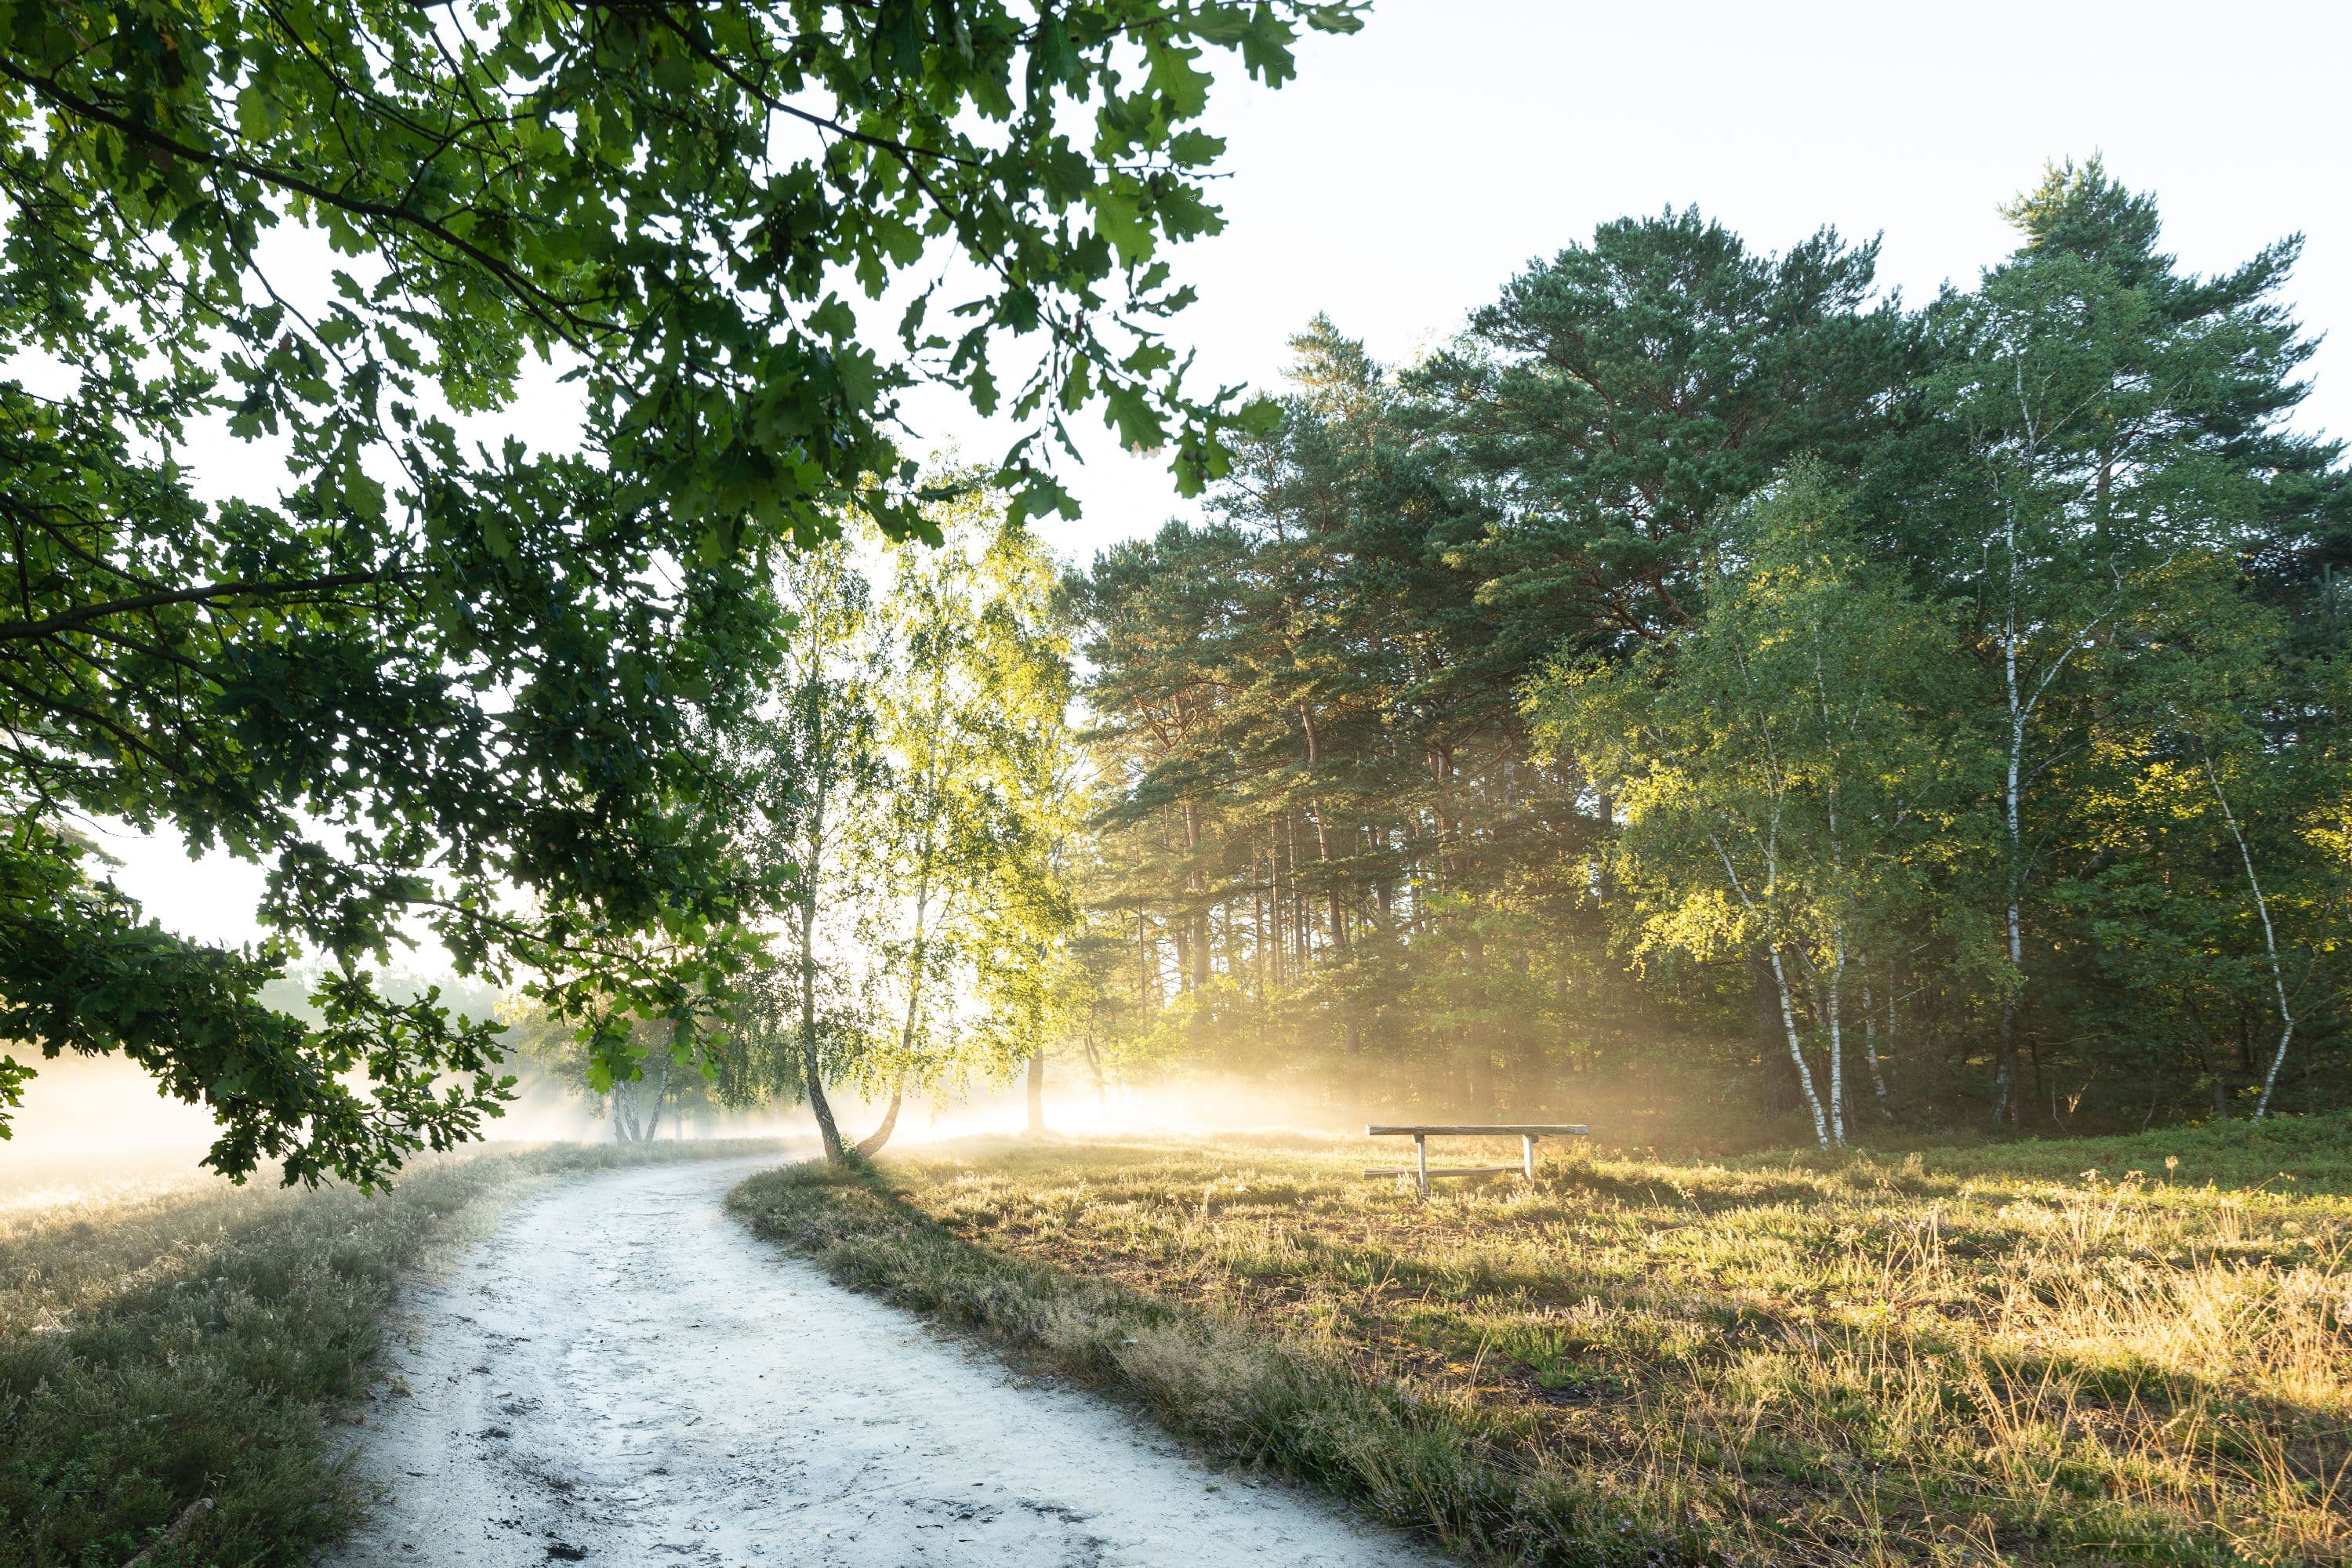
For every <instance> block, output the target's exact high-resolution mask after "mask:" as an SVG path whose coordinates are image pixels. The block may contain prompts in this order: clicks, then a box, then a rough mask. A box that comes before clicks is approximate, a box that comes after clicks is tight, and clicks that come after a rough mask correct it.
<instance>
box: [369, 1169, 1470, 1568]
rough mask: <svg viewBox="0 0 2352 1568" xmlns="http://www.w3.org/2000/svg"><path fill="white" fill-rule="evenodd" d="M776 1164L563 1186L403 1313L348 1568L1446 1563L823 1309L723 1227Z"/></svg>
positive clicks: (849, 1302) (932, 1338)
mask: <svg viewBox="0 0 2352 1568" xmlns="http://www.w3.org/2000/svg"><path fill="white" fill-rule="evenodd" d="M761 1163H764V1162H757V1161H755V1162H744V1163H733V1162H730V1163H725V1164H715V1163H692V1164H678V1165H671V1166H651V1167H646V1168H642V1169H637V1170H631V1171H618V1172H613V1173H605V1174H600V1175H595V1176H591V1177H586V1178H583V1179H582V1180H579V1181H576V1182H570V1183H566V1184H562V1185H561V1186H558V1187H555V1188H552V1189H551V1190H549V1191H547V1192H545V1193H543V1194H538V1195H536V1196H534V1197H532V1198H530V1199H529V1200H527V1201H526V1202H524V1203H523V1204H521V1205H518V1206H517V1207H516V1208H514V1209H513V1210H511V1211H509V1213H508V1214H507V1215H505V1216H504V1217H503V1218H502V1219H501V1220H499V1222H498V1224H497V1226H496V1227H495V1228H494V1229H493V1230H492V1231H491V1232H490V1233H489V1234H488V1236H487V1237H485V1238H484V1239H483V1240H481V1241H480V1242H478V1243H477V1244H476V1245H475V1246H473V1247H471V1248H470V1249H469V1250H468V1251H467V1253H466V1254H464V1255H463V1256H461V1257H460V1258H457V1260H456V1262H455V1265H454V1267H452V1268H450V1269H449V1270H448V1271H447V1273H446V1277H445V1278H444V1279H442V1280H441V1281H439V1282H437V1283H433V1284H428V1285H424V1286H420V1287H418V1288H417V1289H415V1290H414V1291H412V1292H411V1293H410V1295H409V1297H408V1298H407V1304H406V1307H405V1319H406V1321H405V1322H404V1337H405V1340H406V1343H405V1346H404V1348H403V1349H402V1350H401V1351H400V1352H398V1354H397V1357H396V1371H397V1375H396V1376H395V1377H394V1378H393V1380H392V1382H391V1384H389V1385H388V1386H387V1388H386V1389H385V1390H384V1391H383V1392H382V1393H381V1394H379V1396H378V1398H377V1399H376V1400H375V1401H374V1403H373V1405H372V1406H371V1407H370V1409H369V1411H368V1413H367V1417H366V1426H365V1430H364V1433H363V1435H362V1440H361V1446H360V1449H359V1456H358V1458H359V1462H360V1464H361V1466H362V1474H363V1475H364V1476H365V1477H366V1478H367V1479H369V1480H370V1481H371V1482H372V1483H373V1485H374V1486H375V1487H376V1488H377V1489H378V1503H377V1506H376V1508H375V1510H374V1511H373V1518H372V1520H371V1522H370V1524H369V1525H368V1527H367V1528H365V1529H363V1530H362V1532H361V1534H360V1536H359V1537H358V1539H356V1540H355V1541H353V1542H352V1543H351V1544H350V1545H349V1546H348V1547H347V1548H346V1549H345V1550H344V1551H343V1552H341V1554H339V1555H338V1556H336V1557H334V1558H332V1559H331V1562H332V1563H337V1564H341V1565H343V1568H380V1565H382V1564H387V1563H405V1564H418V1563H425V1564H436V1565H437V1564H444V1563H448V1564H458V1563H465V1564H485V1565H490V1568H512V1565H520V1564H532V1565H539V1564H544V1563H549V1562H551V1561H554V1562H566V1561H575V1562H576V1561H585V1562H590V1563H612V1564H629V1565H635V1564H639V1563H646V1564H656V1565H660V1564H670V1563H677V1564H710V1565H714V1568H715V1565H720V1564H725V1565H730V1568H745V1565H751V1564H792V1565H794V1568H801V1565H809V1568H815V1565H818V1564H824V1565H835V1564H838V1565H842V1568H912V1565H915V1564H925V1563H940V1564H958V1565H962V1564H971V1565H975V1568H977V1565H982V1564H1003V1565H1006V1568H1093V1565H1097V1564H1101V1565H1104V1568H1111V1565H1118V1568H1159V1565H1161V1564H1167V1565H1175V1564H1182V1565H1184V1568H1213V1565H1217V1564H1224V1563H1251V1564H1266V1565H1269V1568H1307V1565H1310V1564H1315V1565H1320V1564H1361V1565H1364V1568H1397V1565H1402V1564H1405V1563H1433V1562H1436V1561H1438V1560H1437V1559H1435V1558H1433V1556H1432V1555H1431V1554H1429V1553H1428V1552H1424V1551H1421V1550H1418V1549H1415V1548H1412V1547H1411V1546H1409V1545H1407V1544H1405V1543H1403V1542H1402V1541H1401V1540H1399V1539H1398V1538H1396V1537H1394V1536H1391V1535H1385V1534H1381V1533H1379V1532H1376V1531H1372V1530H1370V1529H1368V1528H1366V1527H1364V1526H1362V1525H1360V1524H1358V1523H1356V1522H1354V1521H1350V1520H1348V1519H1346V1518H1344V1517H1342V1516H1341V1515H1340V1514H1339V1512H1337V1511H1336V1510H1333V1509H1332V1508H1330V1507H1328V1506H1327V1505H1325V1504H1324V1503H1323V1502H1322V1501H1321V1500H1318V1499H1317V1498H1314V1497H1312V1496H1310V1495H1308V1494H1307V1493H1304V1492H1301V1491H1299V1490H1297V1489H1290V1488H1287V1487H1284V1486H1281V1485H1279V1484H1273V1483H1256V1482H1251V1481H1246V1480H1242V1479H1236V1478H1232V1477H1224V1476H1219V1475H1217V1474H1215V1473H1213V1472H1212V1471H1210V1470H1208V1469H1206V1468H1203V1467H1202V1466H1201V1465H1199V1464H1197V1463H1195V1462H1194V1461H1192V1460H1191V1459H1190V1458H1186V1457H1184V1456H1183V1455H1182V1454H1181V1453H1180V1452H1178V1451H1177V1450H1176V1449H1175V1448H1174V1447H1172V1446H1171V1445H1170V1444H1169V1443H1168V1442H1167V1441H1166V1439H1164V1438H1163V1437H1161V1436H1158V1435H1157V1434H1156V1433H1154V1432H1152V1431H1151V1430H1150V1429H1149V1428H1148V1427H1146V1426H1143V1425H1142V1424H1140V1422H1139V1420H1138V1418H1136V1417H1135V1416H1133V1415H1130V1414H1129V1413H1127V1412H1125V1411H1122V1410H1120V1409H1118V1408H1117V1407H1115V1406H1111V1405H1106V1404H1104V1403H1102V1402H1100V1401H1098V1400H1097V1399H1095V1398H1094V1397H1092V1396H1090V1395H1087V1394H1083V1393H1081V1392H1079V1391H1076V1390H1073V1389H1068V1388H1060V1387H1053V1386H1040V1385H1037V1384H1032V1383H1028V1382H1023V1381H1016V1380H1014V1379H1013V1378H1012V1377H1010V1376H1009V1375H1008V1374H1007V1373H1005V1372H1004V1371H1003V1368H1002V1367H1001V1366H999V1365H997V1364H996V1363H993V1362H992V1361H990V1360H988V1359H986V1358H985V1357H983V1356H982V1355H980V1354H978V1353H977V1352H971V1351H969V1350H967V1349H965V1348H963V1347H961V1346H959V1345H957V1344H955V1343H953V1342H949V1341H947V1340H944V1339H942V1338H940V1337H939V1336H937V1335H935V1334H933V1333H932V1332H930V1331H928V1330H926V1329H924V1328H923V1327H922V1326H920V1325H919V1324H918V1323H917V1322H916V1321H914V1320H912V1319H910V1318H908V1317H907V1316H905V1315H904V1314H902V1313H900V1312H898V1311H897V1310H893V1309H891V1308H889V1307H887V1306H884V1305H881V1304H879V1303H877V1302H874V1301H871V1300H865V1299H863V1298H861V1297H856V1296H853V1295H851V1294H849V1293H848V1292H846V1291H844V1290H842V1289H838V1288H836V1287H835V1286H834V1285H833V1284H831V1283H830V1282H828V1281H827V1280H826V1279H824V1276H823V1275H822V1274H820V1273H819V1272H817V1270H816V1269H814V1268H812V1267H811V1266H809V1265H808V1264H806V1263H803V1262H802V1261H800V1260H798V1259H795V1258H790V1257H787V1256H784V1255H783V1254H782V1253H781V1252H780V1251H778V1250H777V1249H776V1248H774V1247H771V1246H769V1245H767V1244H765V1243H762V1242H760V1241H758V1240H756V1239H754V1238H753V1237H751V1236H750V1235H749V1233H747V1232H746V1231H745V1230H743V1228H742V1227H741V1226H740V1225H739V1224H738V1223H737V1222H736V1221H734V1220H733V1219H731V1218H730V1217H729V1216H728V1215H726V1214H725V1213H724V1212H723V1211H722V1210H721V1208H720V1206H719V1200H720V1198H721V1197H722V1196H723V1195H724V1194H725V1193H726V1191H727V1189H728V1188H729V1187H730V1186H731V1185H732V1184H734V1183H735V1182H737V1181H739V1180H740V1179H741V1178H742V1177H743V1176H744V1175H745V1174H746V1173H749V1172H750V1171H751V1170H754V1169H757V1168H758V1167H759V1165H760V1164H761Z"/></svg>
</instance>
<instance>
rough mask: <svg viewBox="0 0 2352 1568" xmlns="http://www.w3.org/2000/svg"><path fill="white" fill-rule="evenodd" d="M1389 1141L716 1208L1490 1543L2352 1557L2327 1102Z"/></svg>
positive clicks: (1163, 1408) (1404, 1522) (1121, 1161)
mask: <svg viewBox="0 0 2352 1568" xmlns="http://www.w3.org/2000/svg"><path fill="white" fill-rule="evenodd" d="M1495 1152H1496V1155H1497V1156H1499V1157H1515V1156H1516V1154H1517V1145H1516V1143H1513V1144H1510V1145H1508V1146H1505V1145H1502V1144H1497V1145H1496V1149H1495ZM1383 1159H1385V1160H1389V1161H1392V1160H1393V1159H1394V1151H1393V1150H1392V1149H1386V1148H1383V1147H1382V1146H1380V1145H1376V1144H1373V1143H1371V1142H1367V1141H1362V1140H1349V1141H1347V1142H1332V1141H1326V1140H1306V1139H1287V1140H1285V1139H1274V1138H1256V1139H1248V1140H1243V1139H1228V1140H1223V1141H1219V1142H1180V1141H1174V1140H1159V1141H1140V1140H1138V1141H1129V1142H1118V1143H1114V1142H1055V1141H1045V1142H1037V1141H1024V1142H1009V1141H1008V1142H972V1143H968V1144H964V1145H961V1146H955V1145H949V1146H944V1147H937V1148H932V1149H918V1150H909V1151H907V1152H904V1153H903V1154H900V1155H896V1156H893V1157H890V1158H887V1159H886V1160H885V1161H884V1162H883V1163H881V1164H880V1166H879V1167H878V1168H877V1169H875V1170H874V1171H872V1172H870V1173H864V1174H859V1175H849V1176H841V1175H832V1174H828V1173H824V1171H822V1170H821V1169H819V1168H815V1167H806V1166H796V1167H791V1168H788V1169H785V1170H782V1171H778V1172H774V1173H769V1174H764V1175H761V1176H758V1177H755V1178H753V1179H752V1180H751V1182H749V1183H746V1184H745V1185H744V1186H743V1188H741V1189H740V1191H739V1193H738V1194H737V1198H736V1200H735V1201H736V1203H737V1205H738V1206H739V1207H740V1208H741V1209H742V1210H743V1211H744V1212H745V1213H746V1214H747V1215H749V1216H750V1217H751V1220H752V1222H753V1224H754V1225H755V1226H757V1227H758V1228H759V1229H761V1231H762V1232H764V1233H765V1234H768V1235H771V1236H773V1237H777V1238H778V1239H780V1240H782V1241H784V1242H785V1243H787V1244H788V1245H791V1246H793V1247H798V1248H799V1249H801V1250H802V1251H803V1252H804V1253H806V1254H808V1255H810V1256H812V1257H814V1258H816V1259H817V1260H819V1261H821V1262H822V1263H824V1266H825V1267H826V1268H828V1269H829V1270H831V1271H832V1273H833V1274H834V1275H835V1278H837V1279H842V1280H844V1281H845V1282H847V1283H851V1284H854V1285H856V1286H858V1287H859V1288H861V1289H867V1290H871V1291H874V1292H876V1293H878V1294H881V1295H883V1296H886V1297H887V1298H888V1299H889V1300H894V1301H896V1302H898V1303H900V1304H902V1305H906V1306H909V1307H912V1308H915V1309H917V1310H923V1311H927V1312H932V1313H936V1314H938V1315H939V1316H940V1317H941V1318H943V1319H946V1320H948V1321H954V1322H957V1323H959V1324H961V1325H963V1326H965V1327H968V1328H971V1329H974V1330H977V1331H980V1332H982V1333H983V1334H985V1335H987V1336H989V1337H990V1338H992V1340H994V1341H995V1342H998V1343H999V1344H1000V1345H1002V1346H1003V1347H1004V1348H1006V1349H1007V1350H1008V1351H1010V1352H1012V1353H1013V1354H1014V1355H1015V1356H1016V1357H1017V1358H1020V1359H1023V1360H1025V1361H1027V1362H1029V1363H1033V1364H1037V1365H1043V1366H1050V1367H1055V1368H1058V1369H1060V1370H1062V1371H1064V1372H1066V1373H1069V1374H1071V1375H1073V1376H1076V1377H1078V1378H1081V1379H1084V1380H1086V1381H1088V1382H1090V1383H1093V1384H1097V1385H1098V1386H1101V1387H1104V1388H1106V1389H1108V1390H1111V1391H1114V1392H1116V1393H1118V1394H1122V1395H1124V1396H1126V1397H1128V1398H1130V1399H1132V1400H1135V1401H1138V1402H1140V1403H1142V1404H1144V1405H1148V1406H1149V1407H1150V1408H1151V1409H1152V1410H1153V1411H1154V1412H1155V1413H1156V1414H1157V1415H1159V1416H1160V1420H1161V1421H1162V1422H1163V1424H1165V1425H1166V1426H1168V1427H1169V1428H1170V1429H1171V1430H1172V1431H1175V1432H1176V1433H1178V1434H1180V1435H1181V1436H1184V1437H1186V1438H1188V1439H1189V1440H1191V1441H1192V1442H1193V1443H1194V1444H1195V1445H1197V1446H1198V1447H1201V1448H1202V1449H1203V1450H1205V1451H1207V1452H1209V1453H1211V1454H1213V1455H1216V1456H1218V1457H1220V1458H1225V1459H1228V1460H1231V1461H1234V1462H1238V1463H1243V1464H1252V1465H1263V1466H1267V1467H1271V1468H1278V1469H1282V1470H1286V1471H1287V1472H1289V1473H1291V1474H1294V1475H1297V1476H1300V1477H1302V1478H1307V1479H1313V1480H1315V1481H1318V1482H1319V1483H1321V1484H1323V1485H1326V1486H1328V1487H1329V1488H1331V1489H1333V1490H1335V1491H1337V1492H1339V1493H1341V1494H1343V1495H1347V1496H1349V1497H1351V1498H1353V1499H1354V1500H1357V1501H1358V1503H1359V1504H1360V1506H1361V1507H1362V1508H1363V1509H1364V1510H1366V1511H1367V1513H1368V1514H1370V1516H1371V1517H1374V1518H1378V1519H1381V1520H1384V1521H1388V1522H1390V1523H1392V1524H1396V1525H1400V1526H1405V1527H1411V1528H1418V1529H1421V1530H1423V1531H1429V1532H1430V1534H1431V1535H1432V1536H1433V1538H1434V1539H1435V1540H1436V1541H1437V1542H1441V1543H1442V1544H1444V1546H1446V1547H1447V1548H1449V1549H1451V1550H1453V1551H1454V1552H1459V1553H1460V1554H1462V1555H1463V1556H1465V1557H1467V1558H1471V1559H1474V1560H1479V1561H1484V1562H1487V1563H1496V1564H1506V1563H1507V1564H1515V1565H1528V1564H1592V1563H1623V1564H1628V1565H1636V1564H1642V1563H1651V1564H1655V1563H1718V1564H1720V1563H1742V1564H1750V1565H1753V1564H1758V1563H1824V1564H1831V1563H1833V1564H1847V1563H1855V1564H1860V1563H1950V1564H1958V1563H1972V1564H1974V1563H1996V1562H1998V1563H2066V1564H2070V1565H2071V1564H2079V1563H2178V1564H2215V1565H2220V1564H2227V1563H2276V1564H2285V1563H2339V1564H2340V1563H2352V1271H2347V1269H2352V1201H2347V1197H2346V1195H2345V1194H2347V1193H2352V1126H2347V1123H2346V1121H2344V1119H2342V1118H2311V1119H2296V1120H2294V1121H2273V1122H2268V1123H2265V1124H2263V1125H2262V1126H2260V1127H2251V1126H2248V1125H2247V1124H2245V1123H2242V1122H2241V1123H2235V1124H2230V1125H2224V1126H2221V1127H2216V1128H2211V1129H2205V1130H2200V1131H2174V1132H2170V1133H2166V1134H2161V1135H2153V1134H2152V1135H2147V1136H2145V1137H2142V1138H2138V1139H2121V1138H2119V1139H2104V1140H2081V1141H2073V1142H2057V1141H2053V1142H2021V1143H2009V1144H1988V1145H1985V1146H1981V1147H1974V1148H1952V1149H1943V1150H1928V1151H1926V1152H1923V1153H1913V1154H1908V1155H1903V1154H1895V1155H1888V1156H1877V1157H1874V1156H1872V1155H1870V1154H1866V1153H1857V1154H1853V1155H1848V1156H1840V1157H1816V1156H1813V1155H1811V1154H1804V1155H1788V1154H1782V1155H1779V1156H1772V1157H1754V1158H1745V1159H1735V1160H1725V1161H1692V1160H1671V1159H1661V1158H1657V1157H1654V1156H1652V1155H1648V1154H1646V1153H1643V1152H1615V1153H1611V1152H1600V1153H1599V1154H1597V1156H1596V1157H1593V1158H1591V1159H1582V1158H1577V1157H1575V1156H1574V1155H1573V1154H1572V1153H1571V1154H1570V1155H1569V1156H1567V1157H1562V1156H1561V1155H1559V1154H1554V1155H1552V1156H1550V1157H1549V1163H1548V1164H1547V1167H1546V1169H1545V1171H1544V1173H1543V1174H1542V1176H1541V1179H1540V1180H1539V1181H1538V1183H1536V1184H1534V1185H1533V1186H1528V1185H1526V1184H1521V1183H1519V1182H1517V1181H1516V1180H1511V1181H1495V1182H1486V1183H1476V1184H1465V1183H1444V1184H1440V1185H1439V1188H1438V1190H1437V1192H1436V1194H1435V1195H1434V1196H1433V1197H1432V1198H1431V1199H1430V1200H1429V1201H1428V1202H1426V1203H1424V1202H1422V1201H1420V1200H1419V1199H1417V1198H1416V1197H1414V1196H1413V1195H1412V1190H1411V1185H1410V1184H1409V1183H1399V1182H1367V1181H1365V1180H1363V1179H1362V1178H1361V1176H1360V1171H1361V1169H1362V1167H1363V1166H1364V1165H1365V1164H1366V1163H1380V1162H1381V1161H1382V1160H1383ZM2168 1160H2169V1161H2171V1162H2172V1163H2169V1164H2168Z"/></svg>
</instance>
